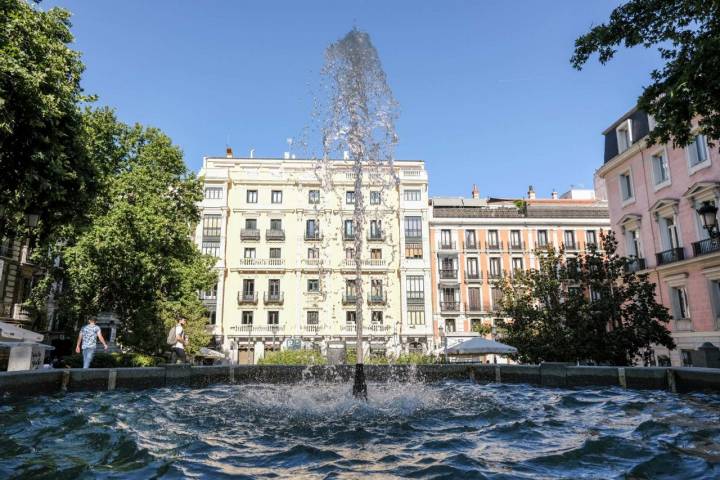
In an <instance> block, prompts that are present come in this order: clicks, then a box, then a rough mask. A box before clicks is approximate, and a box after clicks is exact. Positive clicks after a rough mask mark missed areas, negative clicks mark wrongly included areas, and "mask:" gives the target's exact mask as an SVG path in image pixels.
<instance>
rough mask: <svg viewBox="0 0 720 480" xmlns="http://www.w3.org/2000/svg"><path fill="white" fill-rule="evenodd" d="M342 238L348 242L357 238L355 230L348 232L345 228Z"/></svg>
mask: <svg viewBox="0 0 720 480" xmlns="http://www.w3.org/2000/svg"><path fill="white" fill-rule="evenodd" d="M342 238H343V240H344V241H346V242H352V241H353V240H355V232H346V231H345V230H343V232H342Z"/></svg>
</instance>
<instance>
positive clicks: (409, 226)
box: [405, 217, 422, 239]
mask: <svg viewBox="0 0 720 480" xmlns="http://www.w3.org/2000/svg"><path fill="white" fill-rule="evenodd" d="M405 238H406V239H409V238H412V239H420V238H422V218H421V217H405Z"/></svg>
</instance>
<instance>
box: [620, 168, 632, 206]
mask: <svg viewBox="0 0 720 480" xmlns="http://www.w3.org/2000/svg"><path fill="white" fill-rule="evenodd" d="M618 178H619V179H620V195H621V196H622V199H623V202H625V201H628V200H631V199H632V198H633V196H634V195H633V187H632V178H631V177H630V172H629V171H627V172H625V173H621V174H620V176H619V177H618Z"/></svg>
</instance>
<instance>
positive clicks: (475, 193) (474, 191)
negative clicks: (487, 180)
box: [472, 183, 480, 198]
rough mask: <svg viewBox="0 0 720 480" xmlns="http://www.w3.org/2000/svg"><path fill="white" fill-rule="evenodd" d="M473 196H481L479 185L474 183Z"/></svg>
mask: <svg viewBox="0 0 720 480" xmlns="http://www.w3.org/2000/svg"><path fill="white" fill-rule="evenodd" d="M472 198H480V191H479V190H478V188H477V185H475V184H474V183H473V188H472Z"/></svg>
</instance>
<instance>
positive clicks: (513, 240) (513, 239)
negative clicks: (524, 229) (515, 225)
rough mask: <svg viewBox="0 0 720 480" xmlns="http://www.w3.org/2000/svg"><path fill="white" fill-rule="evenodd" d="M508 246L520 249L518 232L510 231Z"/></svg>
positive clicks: (520, 242) (520, 241) (520, 243)
mask: <svg viewBox="0 0 720 480" xmlns="http://www.w3.org/2000/svg"><path fill="white" fill-rule="evenodd" d="M510 246H511V247H513V248H520V247H522V240H521V238H520V230H510Z"/></svg>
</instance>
